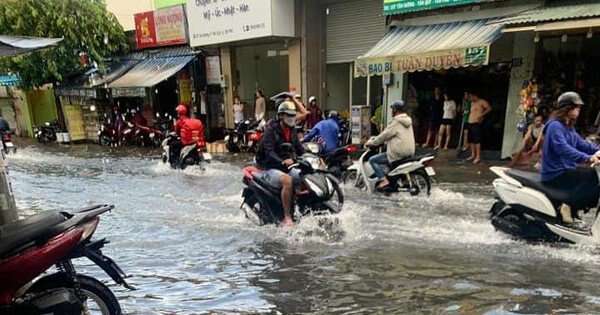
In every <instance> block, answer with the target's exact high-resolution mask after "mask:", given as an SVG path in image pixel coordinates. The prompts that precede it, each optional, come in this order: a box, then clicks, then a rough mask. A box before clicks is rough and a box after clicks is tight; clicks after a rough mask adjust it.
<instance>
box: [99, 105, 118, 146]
mask: <svg viewBox="0 0 600 315" xmlns="http://www.w3.org/2000/svg"><path fill="white" fill-rule="evenodd" d="M117 142H118V141H117V130H116V129H115V128H114V122H113V119H112V118H111V117H110V115H109V114H107V113H105V114H104V120H103V121H102V123H101V125H100V129H99V130H98V143H99V144H100V145H106V146H113V145H114V146H116V145H117Z"/></svg>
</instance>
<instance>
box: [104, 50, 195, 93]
mask: <svg viewBox="0 0 600 315" xmlns="http://www.w3.org/2000/svg"><path fill="white" fill-rule="evenodd" d="M194 58H195V56H193V55H188V56H174V57H166V58H162V57H156V58H154V57H153V58H149V59H146V60H143V61H141V62H140V63H138V64H137V65H135V66H134V67H133V68H132V69H131V70H129V71H128V72H127V73H125V74H124V75H123V76H122V77H120V78H118V79H116V80H115V81H113V82H112V83H110V84H109V85H108V86H109V87H110V88H146V87H152V86H154V85H156V84H158V83H160V82H162V81H164V80H166V79H168V78H170V77H171V76H173V75H175V74H176V73H177V72H179V70H181V69H183V67H185V66H186V65H187V64H188V63H189V62H190V61H192V60H193V59H194Z"/></svg>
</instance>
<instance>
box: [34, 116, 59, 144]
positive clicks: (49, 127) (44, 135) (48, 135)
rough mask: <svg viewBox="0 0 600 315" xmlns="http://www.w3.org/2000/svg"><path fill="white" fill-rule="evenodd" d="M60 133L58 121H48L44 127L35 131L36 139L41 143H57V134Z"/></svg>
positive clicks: (39, 127)
mask: <svg viewBox="0 0 600 315" xmlns="http://www.w3.org/2000/svg"><path fill="white" fill-rule="evenodd" d="M59 131H60V127H59V125H58V122H57V121H52V122H50V121H47V122H45V123H44V124H43V125H42V126H38V127H36V128H34V129H33V133H34V135H35V138H36V139H37V141H38V142H39V143H50V142H56V133H57V132H59Z"/></svg>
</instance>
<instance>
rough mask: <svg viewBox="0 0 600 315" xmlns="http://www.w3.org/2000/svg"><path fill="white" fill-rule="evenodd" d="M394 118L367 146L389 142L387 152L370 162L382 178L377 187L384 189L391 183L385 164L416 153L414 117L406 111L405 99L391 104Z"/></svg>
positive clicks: (371, 159) (376, 173) (379, 177)
mask: <svg viewBox="0 0 600 315" xmlns="http://www.w3.org/2000/svg"><path fill="white" fill-rule="evenodd" d="M390 107H391V110H392V115H393V120H392V122H391V123H390V124H389V125H388V126H387V127H386V128H385V130H383V131H382V132H381V133H380V134H379V135H378V136H377V137H375V138H372V139H370V140H369V141H367V143H366V146H368V147H370V146H375V147H376V146H380V145H382V144H384V143H385V144H387V152H384V153H380V154H376V155H374V156H372V157H371V158H370V159H369V163H370V164H371V167H372V168H373V171H374V172H375V176H377V178H378V179H379V180H380V182H379V184H378V186H377V189H380V190H381V189H384V188H385V187H386V186H388V185H389V184H390V182H389V180H388V179H387V178H386V177H385V171H384V169H383V166H384V165H388V164H390V163H393V162H394V161H397V160H401V159H404V158H407V157H410V156H413V155H414V154H415V135H414V132H413V127H412V119H411V118H410V116H408V114H407V113H406V105H405V104H404V101H401V100H399V101H395V102H394V103H393V104H392V105H391V106H390Z"/></svg>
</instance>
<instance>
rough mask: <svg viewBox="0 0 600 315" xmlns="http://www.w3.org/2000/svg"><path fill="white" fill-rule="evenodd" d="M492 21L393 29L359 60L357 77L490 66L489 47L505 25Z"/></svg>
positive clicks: (356, 65) (408, 26)
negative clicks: (488, 64)
mask: <svg viewBox="0 0 600 315" xmlns="http://www.w3.org/2000/svg"><path fill="white" fill-rule="evenodd" d="M489 22H490V20H489V19H484V20H472V21H462V22H453V23H443V24H431V25H416V26H412V25H406V26H397V27H394V28H392V29H391V30H390V31H388V33H387V34H386V35H385V36H384V37H383V38H382V39H381V40H380V41H379V42H378V43H377V44H376V45H375V46H374V47H373V48H371V50H369V51H368V52H367V53H366V54H364V55H362V56H360V57H358V59H357V61H356V64H355V68H356V73H355V74H356V75H357V76H366V75H376V74H383V73H389V72H412V71H421V70H435V69H449V68H457V67H465V66H476V65H484V64H487V63H488V59H489V46H490V45H491V44H492V43H493V42H494V41H495V40H496V39H498V38H499V37H500V36H501V33H502V32H501V31H502V25H499V24H490V23H489Z"/></svg>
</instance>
